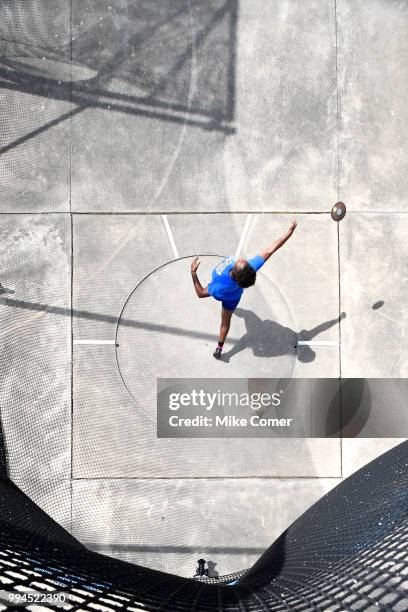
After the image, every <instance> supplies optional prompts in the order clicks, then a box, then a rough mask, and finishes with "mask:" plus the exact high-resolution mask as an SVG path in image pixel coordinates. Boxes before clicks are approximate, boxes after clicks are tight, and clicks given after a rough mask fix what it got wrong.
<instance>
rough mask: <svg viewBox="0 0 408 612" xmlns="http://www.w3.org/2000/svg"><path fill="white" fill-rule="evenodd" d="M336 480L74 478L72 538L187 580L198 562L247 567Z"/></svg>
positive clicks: (222, 571) (221, 571)
mask: <svg viewBox="0 0 408 612" xmlns="http://www.w3.org/2000/svg"><path fill="white" fill-rule="evenodd" d="M338 483H339V480H338V479H336V478H332V479H327V478H314V479H300V480H285V479H279V480H274V479H251V480H247V479H216V480H208V479H205V478H204V479H201V478H199V479H192V480H191V479H182V480H171V479H169V480H160V479H157V480H150V481H148V480H104V481H102V480H100V481H97V480H76V481H74V482H73V508H72V509H73V514H72V516H73V534H74V535H75V536H76V537H78V538H79V539H80V540H81V541H82V542H83V543H84V544H85V545H86V546H87V547H89V548H91V549H92V550H96V551H98V552H102V553H104V554H109V555H111V556H114V557H118V558H121V559H125V560H127V561H132V562H134V563H139V564H141V565H145V566H149V567H154V568H155V569H160V570H164V571H167V572H174V571H175V569H176V568H177V573H180V574H182V575H185V576H190V577H191V576H192V575H193V574H194V573H195V568H196V561H197V559H199V558H201V557H204V558H205V559H206V560H207V561H210V563H211V567H212V568H213V569H214V570H215V571H218V572H219V574H220V575H221V574H226V573H229V572H234V571H239V570H242V569H246V568H247V567H249V566H250V565H251V564H252V563H253V562H254V561H255V560H256V559H257V558H258V557H259V556H260V555H261V554H262V552H263V551H264V550H265V549H266V548H267V547H268V546H269V545H270V543H271V542H272V541H273V540H274V539H275V538H277V537H278V536H279V535H280V534H281V533H282V532H283V531H284V530H285V529H286V527H288V526H289V525H290V524H291V523H292V522H293V521H294V520H295V519H296V518H297V517H298V516H299V515H300V514H302V513H303V512H304V511H305V510H306V509H307V508H309V507H310V506H311V505H312V504H313V503H314V502H315V501H317V500H318V499H319V498H320V497H321V496H322V495H324V494H325V493H327V492H328V491H329V490H330V489H331V488H333V487H334V486H335V485H336V484H338ZM85 525H86V529H85V528H84V526H85ZM213 564H214V565H213Z"/></svg>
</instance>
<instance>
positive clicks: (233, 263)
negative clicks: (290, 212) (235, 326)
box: [191, 220, 297, 359]
mask: <svg viewBox="0 0 408 612" xmlns="http://www.w3.org/2000/svg"><path fill="white" fill-rule="evenodd" d="M296 226H297V222H296V220H293V221H292V223H291V224H290V227H289V229H288V231H287V232H286V233H285V234H284V235H283V236H281V237H280V238H278V239H277V240H275V241H274V242H272V244H270V245H269V246H268V247H266V249H264V250H263V251H261V253H260V254H259V255H255V257H252V259H249V260H246V259H242V257H226V258H225V259H223V260H222V261H221V263H219V264H218V266H216V267H215V268H214V270H213V271H212V278H211V282H210V283H209V284H208V285H207V287H203V286H202V285H201V283H200V281H199V279H198V276H197V269H198V266H199V265H200V260H199V258H198V257H195V258H194V259H193V261H192V263H191V275H192V277H193V283H194V288H195V291H196V293H197V296H198V297H199V298H205V297H210V296H211V297H213V298H214V299H216V300H218V301H219V302H221V304H222V308H221V327H220V333H219V336H218V346H217V347H216V349H215V351H214V353H213V355H214V357H215V358H216V359H220V358H221V354H222V349H223V347H224V342H225V339H226V337H227V335H228V332H229V328H230V325H231V317H232V315H233V312H234V310H235V309H236V307H237V306H238V304H239V301H240V299H241V297H242V294H243V292H244V289H247V288H248V287H252V285H254V284H255V280H256V273H257V271H258V270H260V268H262V266H263V265H264V263H265V262H266V261H268V259H269V258H270V257H271V255H273V253H275V252H276V251H277V250H278V249H280V248H281V246H283V245H284V244H285V242H286V241H287V240H289V238H290V237H291V236H292V234H293V232H294V231H295V229H296Z"/></svg>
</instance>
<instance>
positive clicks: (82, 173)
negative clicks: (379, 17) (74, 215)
mask: <svg viewBox="0 0 408 612" xmlns="http://www.w3.org/2000/svg"><path fill="white" fill-rule="evenodd" d="M73 25H74V31H75V40H74V42H73V64H74V65H75V66H82V67H83V68H86V69H87V70H89V71H90V78H89V79H88V80H86V79H85V80H82V81H81V82H80V83H79V84H78V85H75V86H74V87H73V101H74V102H76V103H81V104H82V105H83V112H81V113H79V114H78V115H77V116H75V117H74V118H73V120H72V153H73V155H72V176H73V185H72V206H73V210H75V211H95V212H98V211H117V212H124V211H126V212H130V211H144V212H145V211H168V212H171V211H185V210H189V211H192V210H196V211H212V212H217V211H234V210H241V211H245V210H271V209H272V210H280V211H282V210H283V211H284V210H293V209H297V210H305V211H309V210H319V211H320V210H321V211H323V210H327V209H328V208H330V206H331V205H332V203H333V202H334V201H335V199H336V197H337V189H335V182H336V181H337V144H336V143H337V141H336V109H337V106H336V104H337V98H336V78H335V71H334V66H335V55H334V54H335V27H334V26H335V20H334V8H333V7H332V6H331V5H328V4H327V3H325V2H323V1H316V0H308V2H305V3H303V4H302V5H288V3H286V2H283V1H279V2H277V3H273V5H272V4H271V5H268V6H265V4H264V3H262V2H256V3H255V4H254V2H252V1H251V2H249V1H244V2H240V3H238V2H235V1H233V0H230V1H228V2H224V1H221V0H216V1H211V2H210V1H206V2H201V3H197V4H194V3H192V4H190V5H189V4H188V3H186V2H184V1H181V2H178V3H172V4H168V5H165V4H163V3H158V2H154V3H151V2H150V3H149V4H147V3H144V2H142V3H138V5H137V11H136V6H135V5H134V4H133V3H130V2H103V3H101V4H98V10H97V11H96V10H95V8H94V7H92V4H91V3H89V2H85V3H84V2H74V4H73ZM157 37H158V38H159V39H160V45H159V44H154V43H155V40H156V39H157ZM163 41H164V42H163ZM316 41H318V42H317V43H316ZM101 48H103V53H101ZM91 73H92V74H91Z"/></svg>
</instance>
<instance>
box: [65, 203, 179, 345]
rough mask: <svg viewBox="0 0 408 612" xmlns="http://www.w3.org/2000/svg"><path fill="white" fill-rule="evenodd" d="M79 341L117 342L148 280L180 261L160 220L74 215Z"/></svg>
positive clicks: (76, 322) (74, 289) (77, 330)
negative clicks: (128, 308) (131, 303)
mask: <svg viewBox="0 0 408 612" xmlns="http://www.w3.org/2000/svg"><path fill="white" fill-rule="evenodd" d="M73 234H74V263H73V307H74V317H73V319H74V339H75V340H80V339H88V340H91V339H97V340H106V339H112V340H113V339H114V337H115V333H116V327H117V323H118V319H119V316H120V313H121V310H122V308H123V306H124V304H125V301H126V300H127V298H128V297H129V294H130V293H131V292H132V291H133V289H134V288H135V286H136V285H138V284H139V283H140V282H141V281H142V280H143V278H144V277H145V276H147V275H148V274H150V273H151V272H152V271H153V270H155V269H156V268H158V267H160V266H161V265H163V264H165V263H167V262H168V261H170V260H171V259H173V258H174V254H173V252H172V249H171V244H170V242H169V238H168V235H167V232H166V228H165V225H164V223H163V220H162V218H161V216H160V215H157V216H135V217H132V216H122V215H118V216H116V215H115V216H95V215H92V216H80V215H74V217H73Z"/></svg>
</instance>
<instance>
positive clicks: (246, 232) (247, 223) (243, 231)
mask: <svg viewBox="0 0 408 612" xmlns="http://www.w3.org/2000/svg"><path fill="white" fill-rule="evenodd" d="M252 217H253V215H248V216H247V218H246V221H245V225H244V229H243V230H242V234H241V239H240V241H239V245H238V247H237V252H236V253H235V257H239V254H240V253H241V250H242V247H243V246H244V242H245V238H246V237H247V234H248V230H249V226H250V223H251V221H252Z"/></svg>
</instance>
